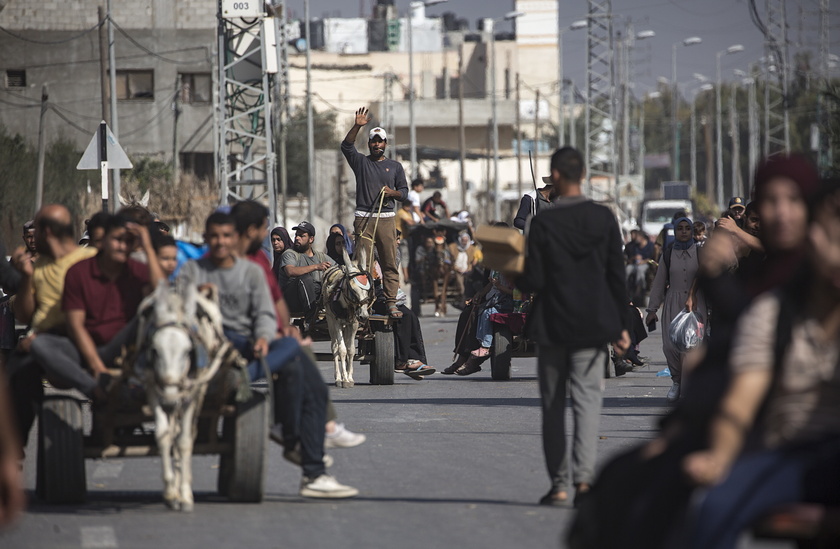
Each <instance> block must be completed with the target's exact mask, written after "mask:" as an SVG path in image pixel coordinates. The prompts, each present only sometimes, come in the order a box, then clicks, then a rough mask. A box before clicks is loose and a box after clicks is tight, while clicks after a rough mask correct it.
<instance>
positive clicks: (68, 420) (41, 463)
mask: <svg viewBox="0 0 840 549" xmlns="http://www.w3.org/2000/svg"><path fill="white" fill-rule="evenodd" d="M82 425H83V423H82V407H81V406H80V404H79V401H78V400H76V399H75V398H73V397H66V396H54V397H47V398H46V399H45V400H44V403H43V405H42V406H41V417H40V420H39V424H38V471H37V475H36V481H35V484H36V488H35V490H36V492H37V494H38V496H39V497H40V498H41V499H43V500H44V501H46V502H47V503H82V502H84V501H85V494H86V492H87V479H86V477H85V452H84V438H83V432H82V428H83V427H82Z"/></svg>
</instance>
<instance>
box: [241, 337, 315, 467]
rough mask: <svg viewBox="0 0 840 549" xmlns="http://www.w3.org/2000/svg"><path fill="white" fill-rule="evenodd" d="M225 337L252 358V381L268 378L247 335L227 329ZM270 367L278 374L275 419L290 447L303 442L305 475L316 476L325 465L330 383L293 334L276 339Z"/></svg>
mask: <svg viewBox="0 0 840 549" xmlns="http://www.w3.org/2000/svg"><path fill="white" fill-rule="evenodd" d="M225 336H226V337H227V338H228V339H229V340H230V341H231V343H233V346H234V347H235V348H236V350H237V351H239V353H240V354H241V355H242V357H243V358H245V359H246V360H248V361H249V363H248V375H249V376H250V379H251V381H255V380H257V379H261V378H264V377H265V373H264V371H263V369H262V367H261V361H260V360H257V359H255V358H254V347H253V345H252V344H251V342H250V341H249V340H248V338H247V337H245V336H243V335H241V334H238V333H236V332H233V331H231V330H225ZM265 361H266V364H267V365H268V370H269V371H270V372H271V373H272V374H274V375H276V376H277V380H276V381H274V382H273V383H274V413H275V418H274V419H275V421H276V422H278V423H281V424H282V425H283V441H284V446H285V448H286V449H287V450H291V449H293V448H294V447H295V446H296V445H297V444H298V443H300V453H301V458H302V461H301V465H302V467H303V474H304V476H306V477H309V478H312V479H314V478H317V477H319V476H321V475H322V474H324V473H325V472H326V469H325V468H324V424H325V423H326V412H327V386H326V384H325V383H324V380H323V379H322V378H321V373H320V372H319V371H318V368H317V366H316V365H315V363H314V362H312V360H311V359H310V358H309V356H307V355H306V354H305V353H304V352H302V351H301V348H300V345H299V344H298V342H297V340H295V339H294V338H291V337H284V338H280V339H275V340H274V341H272V342H271V343H269V346H268V354H267V355H266V357H265Z"/></svg>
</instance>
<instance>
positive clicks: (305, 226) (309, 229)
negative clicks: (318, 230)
mask: <svg viewBox="0 0 840 549" xmlns="http://www.w3.org/2000/svg"><path fill="white" fill-rule="evenodd" d="M292 230H293V231H301V232H304V233H309V236H315V227H313V226H312V223H310V222H309V221H301V222H300V223H298V224H297V225H296V226H294V227H292Z"/></svg>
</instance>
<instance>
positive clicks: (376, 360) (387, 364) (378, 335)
mask: <svg viewBox="0 0 840 549" xmlns="http://www.w3.org/2000/svg"><path fill="white" fill-rule="evenodd" d="M370 384H371V385H393V384H394V332H393V331H392V330H391V329H390V327H387V329H385V330H377V331H375V332H374V333H373V359H372V360H371V361H370Z"/></svg>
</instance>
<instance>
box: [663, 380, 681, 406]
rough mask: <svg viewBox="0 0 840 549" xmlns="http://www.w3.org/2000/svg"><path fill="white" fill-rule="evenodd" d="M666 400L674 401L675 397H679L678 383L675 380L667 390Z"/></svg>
mask: <svg viewBox="0 0 840 549" xmlns="http://www.w3.org/2000/svg"><path fill="white" fill-rule="evenodd" d="M666 398H667V399H668V402H676V401H677V399H679V398H680V384H679V383H677V382H676V381H675V382H674V384H673V385H671V390H670V391H668V396H667V397H666Z"/></svg>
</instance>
